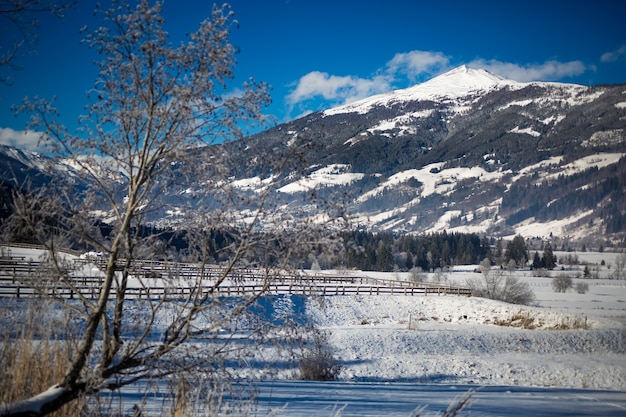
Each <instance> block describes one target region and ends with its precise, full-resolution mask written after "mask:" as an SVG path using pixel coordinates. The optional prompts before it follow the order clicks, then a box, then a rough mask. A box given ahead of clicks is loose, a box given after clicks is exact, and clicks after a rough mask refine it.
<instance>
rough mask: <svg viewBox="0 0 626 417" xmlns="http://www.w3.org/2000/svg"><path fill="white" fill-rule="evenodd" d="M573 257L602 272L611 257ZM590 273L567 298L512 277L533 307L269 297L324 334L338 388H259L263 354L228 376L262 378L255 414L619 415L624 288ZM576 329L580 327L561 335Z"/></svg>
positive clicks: (447, 300)
mask: <svg viewBox="0 0 626 417" xmlns="http://www.w3.org/2000/svg"><path fill="white" fill-rule="evenodd" d="M560 255H561V254H560V253H557V256H560ZM577 255H578V256H579V259H580V260H581V261H583V262H590V263H592V264H600V262H601V261H602V260H604V261H605V263H606V264H609V265H614V263H615V257H616V256H617V255H616V254H612V253H578V254H577ZM474 268H475V266H461V267H455V268H453V269H452V271H449V272H447V273H446V274H445V279H446V280H447V282H449V283H451V282H456V283H459V284H463V283H464V282H465V280H466V279H467V278H470V277H476V276H477V275H478V274H476V273H475V272H473V270H474ZM577 268H579V270H580V271H582V268H583V266H582V265H581V266H578V267H577ZM566 272H569V273H572V271H566ZM327 273H329V274H332V273H333V272H332V271H328V272H327ZM355 273H359V274H364V275H367V276H374V277H379V278H381V277H386V278H389V279H408V274H401V273H387V274H384V273H372V272H355ZM558 273H562V272H561V271H552V276H554V275H556V274H558ZM599 273H600V279H587V280H580V281H584V282H586V283H587V284H588V285H589V291H588V292H587V293H585V294H578V293H576V292H575V291H573V290H570V291H569V292H567V293H555V292H554V291H553V290H552V287H551V278H545V277H533V276H532V274H531V272H530V271H518V272H516V274H518V276H519V277H520V278H521V279H522V280H524V281H526V282H528V283H529V285H530V286H531V288H532V289H533V291H534V292H535V295H536V298H537V306H533V307H528V306H516V305H511V304H505V303H501V302H496V301H492V300H487V299H482V298H477V297H469V298H468V297H459V296H437V295H429V296H397V295H394V296H331V297H323V298H321V297H318V298H313V299H309V298H305V297H296V296H292V297H289V296H285V297H279V298H278V300H280V303H281V305H280V310H281V311H283V313H286V314H294V315H295V314H300V315H302V314H304V315H305V316H306V320H307V321H309V322H312V323H315V324H316V325H317V326H318V327H320V328H321V329H323V330H325V331H326V332H328V334H329V340H328V341H329V345H330V347H331V348H332V349H333V351H334V354H335V357H336V358H337V359H338V360H339V361H340V362H341V364H342V366H343V369H342V371H341V373H340V374H339V380H338V381H336V382H332V383H315V382H302V381H293V380H290V378H291V377H292V376H293V369H282V370H280V369H278V370H272V371H271V372H270V373H269V374H271V375H272V378H273V380H270V379H269V378H268V369H266V368H263V367H262V365H258V364H263V363H264V361H265V363H272V362H273V358H272V355H273V352H271V351H268V352H259V353H258V357H257V358H253V359H255V360H254V361H251V362H254V363H256V364H257V365H256V368H251V369H240V370H239V371H240V372H241V374H243V375H245V376H247V377H252V378H259V379H262V381H261V382H260V383H259V390H260V391H259V397H258V415H278V416H302V415H312V416H331V415H334V414H335V412H336V411H337V410H342V414H341V415H343V416H357V415H359V416H365V415H368V416H374V415H376V416H379V415H387V416H392V415H393V416H396V415H397V416H408V415H410V413H411V411H412V410H414V409H415V408H416V407H425V408H424V410H423V413H422V415H436V413H437V412H441V411H444V410H445V408H446V407H447V405H448V404H450V403H451V402H452V401H454V400H455V399H456V398H458V397H459V396H461V395H463V394H464V393H466V392H467V391H468V390H470V389H476V390H477V392H476V393H475V394H474V396H473V399H472V406H471V407H470V409H469V412H470V413H471V415H472V416H521V415H529V414H532V415H535V416H566V415H578V416H594V415H609V416H611V415H614V416H625V415H626V281H623V280H619V281H618V280H610V279H608V276H609V274H610V269H607V268H606V267H602V268H601V269H600V272H599ZM578 281H579V280H578V279H576V280H575V282H578ZM303 307H304V308H303ZM276 308H277V309H278V307H276ZM303 312H304V313H303ZM515 317H523V318H525V319H527V320H530V321H531V322H532V323H533V326H532V327H534V328H533V329H532V330H531V329H522V328H517V327H511V326H502V325H497V324H496V323H498V322H513V323H515V320H512V319H513V318H515ZM581 323H584V324H585V326H586V327H588V328H587V329H572V327H578V326H580V325H581ZM555 328H569V329H566V330H555ZM274 359H275V358H274ZM129 400H130V401H132V394H130V396H129ZM283 407H285V408H283ZM462 415H467V413H465V414H462Z"/></svg>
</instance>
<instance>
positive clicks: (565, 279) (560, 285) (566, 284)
mask: <svg viewBox="0 0 626 417" xmlns="http://www.w3.org/2000/svg"><path fill="white" fill-rule="evenodd" d="M573 285H574V281H573V279H572V276H571V275H569V274H562V275H558V276H556V277H554V278H552V289H553V290H554V292H567V291H568V290H569V289H570V288H572V286H573Z"/></svg>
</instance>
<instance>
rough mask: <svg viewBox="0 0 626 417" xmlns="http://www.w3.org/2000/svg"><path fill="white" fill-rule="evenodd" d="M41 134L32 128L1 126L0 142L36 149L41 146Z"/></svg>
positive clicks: (21, 147)
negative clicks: (16, 128)
mask: <svg viewBox="0 0 626 417" xmlns="http://www.w3.org/2000/svg"><path fill="white" fill-rule="evenodd" d="M41 135H42V134H41V133H40V132H35V131H32V130H14V129H11V128H10V127H0V144H2V145H9V146H14V147H16V148H20V149H27V150H31V151H34V150H37V149H38V148H39V146H38V143H39V139H40V138H41Z"/></svg>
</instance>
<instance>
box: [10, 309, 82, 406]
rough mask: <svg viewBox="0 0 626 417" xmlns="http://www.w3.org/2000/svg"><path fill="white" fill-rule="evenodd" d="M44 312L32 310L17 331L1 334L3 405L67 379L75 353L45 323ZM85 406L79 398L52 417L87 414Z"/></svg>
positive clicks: (23, 398)
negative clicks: (69, 366)
mask: <svg viewBox="0 0 626 417" xmlns="http://www.w3.org/2000/svg"><path fill="white" fill-rule="evenodd" d="M40 311H41V310H38V309H36V308H34V307H31V308H30V309H29V311H28V312H26V320H25V321H24V322H22V323H19V324H17V325H16V326H15V327H16V328H11V327H7V326H4V329H3V331H2V333H1V334H0V402H2V403H12V402H16V401H21V400H25V399H27V398H29V397H31V396H33V395H36V394H38V393H41V392H43V391H45V390H47V389H48V388H50V387H51V386H53V385H54V384H56V383H58V382H59V381H60V380H61V379H62V378H63V375H64V372H65V369H66V365H67V363H68V361H69V358H70V354H71V347H70V343H68V342H67V341H65V340H60V339H58V338H56V337H55V336H54V334H53V328H54V326H52V325H51V324H50V323H49V322H46V320H42V316H43V315H42V314H39V312H40ZM44 318H45V316H44ZM3 321H4V320H3ZM85 404H86V403H85V401H83V400H82V399H78V400H76V401H73V402H71V403H70V404H68V405H66V406H65V407H63V408H62V409H61V410H59V411H57V412H56V413H53V414H50V415H51V416H59V417H60V416H78V415H81V414H84V412H85V409H86V407H85Z"/></svg>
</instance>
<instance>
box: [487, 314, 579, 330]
mask: <svg viewBox="0 0 626 417" xmlns="http://www.w3.org/2000/svg"><path fill="white" fill-rule="evenodd" d="M494 324H496V325H498V326H505V327H518V328H521V329H527V330H534V329H540V328H543V329H546V330H588V329H589V328H591V325H590V324H589V322H588V321H587V317H579V316H576V317H564V318H563V319H561V321H560V322H559V323H557V324H555V325H552V326H549V327H548V326H546V323H545V322H544V321H543V320H541V319H540V318H537V317H534V316H533V315H532V314H531V313H530V312H528V311H520V312H517V313H515V314H513V315H511V316H510V317H508V318H506V319H495V320H494Z"/></svg>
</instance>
